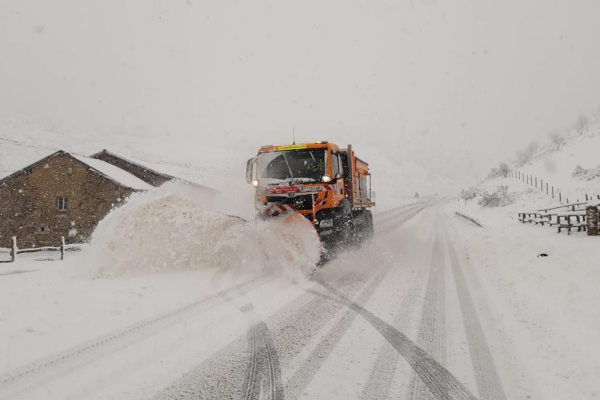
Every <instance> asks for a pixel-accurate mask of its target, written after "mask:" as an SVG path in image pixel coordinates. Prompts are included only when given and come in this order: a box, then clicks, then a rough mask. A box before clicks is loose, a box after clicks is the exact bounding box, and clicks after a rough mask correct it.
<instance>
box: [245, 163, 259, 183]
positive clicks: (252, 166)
mask: <svg viewBox="0 0 600 400" xmlns="http://www.w3.org/2000/svg"><path fill="white" fill-rule="evenodd" d="M257 159H258V157H253V158H251V159H249V160H248V162H247V163H246V182H248V183H250V184H251V183H252V182H253V181H255V180H256V167H257Z"/></svg>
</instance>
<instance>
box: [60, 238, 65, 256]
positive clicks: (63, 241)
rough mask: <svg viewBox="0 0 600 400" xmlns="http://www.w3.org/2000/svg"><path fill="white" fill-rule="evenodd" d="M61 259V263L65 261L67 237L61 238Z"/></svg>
mask: <svg viewBox="0 0 600 400" xmlns="http://www.w3.org/2000/svg"><path fill="white" fill-rule="evenodd" d="M60 259H61V261H62V260H64V259H65V237H64V236H61V237H60Z"/></svg>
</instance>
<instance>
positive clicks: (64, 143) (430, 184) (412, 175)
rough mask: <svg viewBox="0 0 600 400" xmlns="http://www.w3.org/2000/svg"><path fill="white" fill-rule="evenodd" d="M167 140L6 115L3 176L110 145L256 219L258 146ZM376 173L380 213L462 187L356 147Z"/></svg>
mask: <svg viewBox="0 0 600 400" xmlns="http://www.w3.org/2000/svg"><path fill="white" fill-rule="evenodd" d="M199 143H200V144H198V143H187V142H182V141H180V140H168V139H167V140H165V139H164V138H160V139H159V138H157V137H154V136H151V135H144V134H141V133H139V134H135V132H134V133H133V134H129V133H128V134H127V135H118V134H111V133H108V134H104V133H103V134H99V133H97V132H81V131H76V130H73V129H70V128H68V127H63V126H61V127H57V126H54V125H52V124H48V123H46V122H44V121H39V120H35V119H32V118H29V117H27V118H25V117H22V116H16V115H10V116H7V115H1V114H0V149H1V151H0V177H4V176H6V175H9V174H10V173H12V172H14V171H15V170H18V169H21V168H23V167H25V166H27V165H29V164H31V163H33V162H35V161H37V160H38V159H40V158H42V157H45V156H47V155H48V154H50V153H52V152H54V151H56V150H66V151H70V152H74V153H77V154H81V155H91V154H94V153H96V152H98V151H100V150H102V149H108V150H109V151H112V152H115V153H117V154H119V155H121V156H123V157H126V158H128V159H130V160H132V161H136V162H138V163H140V164H142V165H146V166H148V167H149V168H152V169H155V170H157V171H159V172H163V173H167V174H170V175H173V176H176V177H179V178H182V179H186V180H190V181H192V182H196V183H199V184H201V185H205V186H210V187H213V188H215V189H218V190H219V191H221V192H222V194H223V195H222V196H221V201H222V202H223V203H228V205H227V207H228V208H226V209H222V210H221V211H225V212H228V213H230V214H235V215H239V216H242V217H244V218H250V217H252V215H253V214H254V209H253V204H252V189H251V188H250V187H249V186H248V185H247V184H246V182H245V169H246V161H247V160H248V158H250V157H251V156H253V155H254V154H255V153H256V150H257V149H256V148H254V147H252V148H250V147H249V146H246V147H244V146H243V144H241V143H232V144H231V146H229V145H228V143H226V142H225V141H224V143H223V147H221V148H214V147H210V148H209V147H203V146H202V144H201V143H202V142H201V141H200V142H199ZM355 150H356V151H357V154H358V155H359V156H360V157H361V158H364V159H365V160H366V161H368V162H369V164H370V167H371V169H372V173H373V191H375V192H376V195H377V201H378V207H377V211H378V212H380V211H384V210H386V209H389V208H393V207H395V206H397V205H399V204H402V202H403V201H404V198H406V197H409V198H411V197H413V196H414V194H415V192H419V194H420V195H421V196H435V195H436V194H437V195H438V196H439V197H445V196H454V194H455V193H457V192H458V191H459V188H460V185H459V184H457V183H456V182H453V181H452V180H450V179H448V178H445V177H442V176H439V175H435V174H432V173H430V172H428V171H427V170H425V169H423V168H421V167H418V166H416V165H414V164H412V163H408V162H403V161H402V160H396V159H392V158H390V157H389V155H388V153H386V152H385V151H382V150H381V149H377V148H363V147H360V148H356V149H355Z"/></svg>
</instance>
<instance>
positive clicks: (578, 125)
mask: <svg viewBox="0 0 600 400" xmlns="http://www.w3.org/2000/svg"><path fill="white" fill-rule="evenodd" d="M589 125H590V120H589V118H588V117H586V116H585V115H583V114H582V115H580V116H579V117H577V119H576V120H575V131H577V133H578V134H579V135H583V133H584V132H585V131H587V129H588V126H589Z"/></svg>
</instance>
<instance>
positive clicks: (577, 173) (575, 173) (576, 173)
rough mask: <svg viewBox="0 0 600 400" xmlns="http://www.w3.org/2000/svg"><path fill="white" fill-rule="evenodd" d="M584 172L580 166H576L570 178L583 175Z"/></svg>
mask: <svg viewBox="0 0 600 400" xmlns="http://www.w3.org/2000/svg"><path fill="white" fill-rule="evenodd" d="M586 172H587V170H586V169H585V168H583V167H582V166H581V165H578V166H576V167H575V171H573V173H572V174H571V176H572V177H573V178H576V177H578V176H581V175H584V174H585V173H586Z"/></svg>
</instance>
